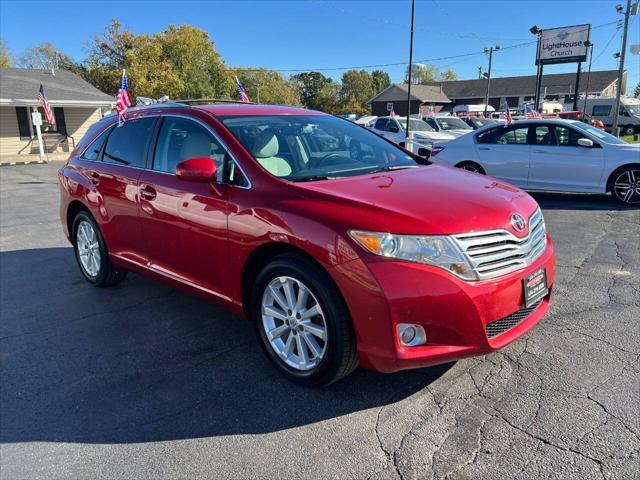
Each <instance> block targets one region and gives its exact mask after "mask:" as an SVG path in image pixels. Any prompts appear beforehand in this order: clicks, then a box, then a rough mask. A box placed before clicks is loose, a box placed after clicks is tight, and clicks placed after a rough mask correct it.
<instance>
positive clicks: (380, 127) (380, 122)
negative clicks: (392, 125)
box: [373, 118, 387, 130]
mask: <svg viewBox="0 0 640 480" xmlns="http://www.w3.org/2000/svg"><path fill="white" fill-rule="evenodd" d="M386 125H387V119H386V118H379V119H378V120H376V124H375V125H374V126H373V128H375V129H376V130H384V129H385V126H386Z"/></svg>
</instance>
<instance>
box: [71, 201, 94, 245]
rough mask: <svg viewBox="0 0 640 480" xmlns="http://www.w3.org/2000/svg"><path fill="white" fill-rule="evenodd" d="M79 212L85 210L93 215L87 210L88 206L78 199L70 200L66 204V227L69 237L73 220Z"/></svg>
mask: <svg viewBox="0 0 640 480" xmlns="http://www.w3.org/2000/svg"><path fill="white" fill-rule="evenodd" d="M80 212H87V213H88V214H89V215H91V216H92V217H93V214H92V213H91V210H89V207H87V206H86V205H85V204H84V203H82V202H81V201H80V200H72V201H71V202H70V203H69V205H68V206H67V229H68V232H69V236H70V237H73V220H74V219H75V218H76V215H78V213H80Z"/></svg>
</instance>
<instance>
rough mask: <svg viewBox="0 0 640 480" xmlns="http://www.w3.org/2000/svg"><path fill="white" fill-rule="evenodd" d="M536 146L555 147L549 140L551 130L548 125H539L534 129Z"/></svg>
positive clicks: (550, 139) (551, 140)
mask: <svg viewBox="0 0 640 480" xmlns="http://www.w3.org/2000/svg"><path fill="white" fill-rule="evenodd" d="M535 133H536V145H555V143H554V142H553V139H552V138H551V128H549V126H548V125H539V126H536V127H535Z"/></svg>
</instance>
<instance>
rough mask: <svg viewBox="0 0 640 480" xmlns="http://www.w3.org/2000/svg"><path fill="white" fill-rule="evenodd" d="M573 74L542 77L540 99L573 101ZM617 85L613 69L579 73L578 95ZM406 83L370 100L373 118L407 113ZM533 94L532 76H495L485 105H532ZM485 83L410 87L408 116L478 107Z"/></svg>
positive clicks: (600, 93) (608, 92)
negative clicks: (427, 108) (428, 111)
mask: <svg viewBox="0 0 640 480" xmlns="http://www.w3.org/2000/svg"><path fill="white" fill-rule="evenodd" d="M575 83H576V74H575V73H556V74H548V75H546V74H545V75H543V77H542V84H541V85H542V86H541V90H540V92H541V93H540V98H541V99H544V100H557V101H559V102H561V103H569V102H573V100H574V98H575ZM617 83H618V71H617V70H603V71H597V72H591V74H590V75H589V74H586V73H583V74H582V75H581V78H580V87H579V89H580V96H584V95H585V93H587V84H588V89H589V91H588V95H589V96H592V97H593V96H595V97H613V96H615V92H616V88H617ZM626 83H627V72H626V71H625V72H624V75H623V80H622V91H623V92H624V91H625V89H626ZM407 87H408V85H407V84H402V85H398V84H394V85H391V86H390V87H389V88H387V89H385V90H383V91H382V92H380V93H379V94H378V95H376V96H375V97H373V98H372V99H371V100H370V104H371V113H372V114H373V115H378V116H380V115H387V113H388V112H389V111H390V109H391V108H393V110H394V112H395V113H397V114H399V115H406V113H407ZM535 91H536V76H535V75H528V76H522V77H498V78H492V79H491V85H490V90H489V105H491V106H493V107H494V108H495V109H496V110H500V108H501V107H502V105H504V102H507V103H508V104H509V107H513V108H515V107H517V106H518V105H522V104H524V103H527V102H533V100H534V98H535ZM486 92H487V80H486V79H477V80H453V81H445V82H434V83H430V84H428V85H412V86H411V106H410V108H411V113H412V114H417V113H424V111H425V106H426V107H433V110H434V111H435V112H439V111H443V112H448V111H451V110H452V109H453V107H454V106H456V105H478V104H483V103H484V102H485V95H486Z"/></svg>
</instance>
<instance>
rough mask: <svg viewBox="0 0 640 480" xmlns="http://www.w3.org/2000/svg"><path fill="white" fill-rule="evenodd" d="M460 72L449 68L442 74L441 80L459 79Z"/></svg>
mask: <svg viewBox="0 0 640 480" xmlns="http://www.w3.org/2000/svg"><path fill="white" fill-rule="evenodd" d="M457 79H458V74H457V73H456V72H454V71H453V70H451V69H448V70H446V71H444V72H442V73H441V74H440V80H441V81H443V82H448V81H451V80H457Z"/></svg>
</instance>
